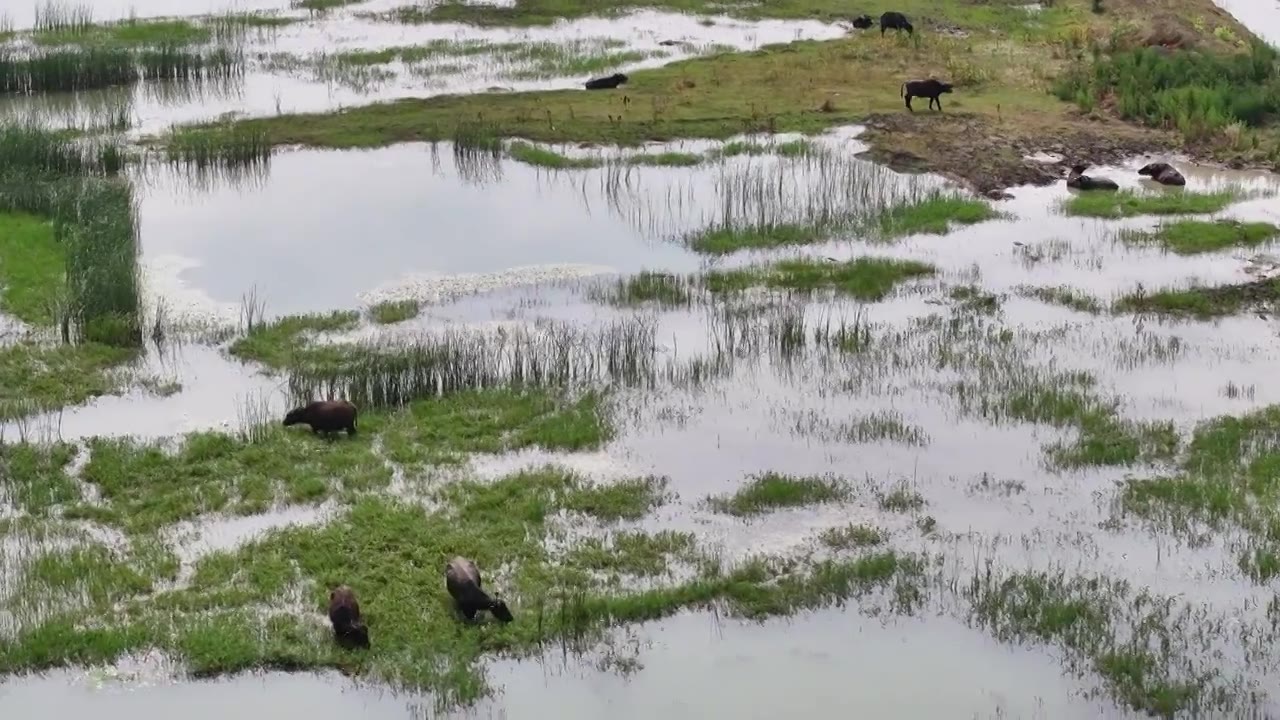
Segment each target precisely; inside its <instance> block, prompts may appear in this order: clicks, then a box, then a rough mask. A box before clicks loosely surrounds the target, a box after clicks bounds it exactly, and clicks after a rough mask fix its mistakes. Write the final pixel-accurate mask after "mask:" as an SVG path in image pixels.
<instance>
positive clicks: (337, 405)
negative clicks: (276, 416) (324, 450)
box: [284, 400, 357, 435]
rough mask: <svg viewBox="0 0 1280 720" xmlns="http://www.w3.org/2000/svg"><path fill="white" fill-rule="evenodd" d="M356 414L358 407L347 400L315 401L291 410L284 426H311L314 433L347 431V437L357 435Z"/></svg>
mask: <svg viewBox="0 0 1280 720" xmlns="http://www.w3.org/2000/svg"><path fill="white" fill-rule="evenodd" d="M356 414H357V412H356V406H355V405H352V404H351V403H349V402H347V401H346V400H313V401H312V402H309V403H307V404H306V405H304V406H302V407H300V408H294V409H292V410H290V411H289V412H288V414H287V415H285V416H284V424H285V427H288V426H290V425H299V424H301V425H310V426H311V432H314V433H321V432H337V431H339V430H346V431H347V435H355V434H356Z"/></svg>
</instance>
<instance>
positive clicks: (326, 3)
mask: <svg viewBox="0 0 1280 720" xmlns="http://www.w3.org/2000/svg"><path fill="white" fill-rule="evenodd" d="M361 2H364V0H290V3H289V4H290V5H291V6H293V7H295V8H302V9H304V10H310V11H312V12H328V11H330V10H333V9H335V8H340V7H345V6H347V5H355V4H357V3H361Z"/></svg>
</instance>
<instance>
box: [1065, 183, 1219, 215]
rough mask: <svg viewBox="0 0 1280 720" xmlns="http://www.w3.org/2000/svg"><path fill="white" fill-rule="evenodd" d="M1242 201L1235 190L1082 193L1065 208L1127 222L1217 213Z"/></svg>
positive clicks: (1082, 213)
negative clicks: (1128, 219) (1138, 218)
mask: <svg viewBox="0 0 1280 720" xmlns="http://www.w3.org/2000/svg"><path fill="white" fill-rule="evenodd" d="M1239 199H1240V193H1239V192H1236V191H1232V190H1217V191H1214V192H1196V191H1192V190H1176V191H1161V192H1142V193H1140V192H1134V191H1132V190H1118V191H1116V192H1082V193H1078V194H1075V195H1072V196H1071V197H1070V198H1068V199H1067V200H1065V201H1064V202H1063V204H1062V207H1063V210H1064V211H1065V212H1066V214H1068V215H1079V216H1083V217H1098V218H1124V217H1135V216H1138V215H1183V214H1197V213H1215V212H1218V211H1220V210H1223V209H1224V208H1226V207H1227V206H1228V205H1230V204H1231V203H1233V202H1235V201H1236V200H1239Z"/></svg>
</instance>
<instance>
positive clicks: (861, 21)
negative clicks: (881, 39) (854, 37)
mask: <svg viewBox="0 0 1280 720" xmlns="http://www.w3.org/2000/svg"><path fill="white" fill-rule="evenodd" d="M874 24H875V21H874V20H872V19H871V16H870V15H866V14H862V15H859V16H858V17H856V18H854V19H853V26H854V27H856V28H858V29H859V30H866V29H867V28H869V27H871V26H872V25H874Z"/></svg>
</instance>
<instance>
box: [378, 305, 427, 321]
mask: <svg viewBox="0 0 1280 720" xmlns="http://www.w3.org/2000/svg"><path fill="white" fill-rule="evenodd" d="M421 311H422V303H420V302H418V301H417V300H386V301H383V302H380V303H378V304H376V305H374V306H372V307H370V308H369V319H370V320H373V321H374V322H375V323H377V324H379V325H393V324H395V323H400V322H404V321H406V320H412V319H413V318H416V317H418V313H420V312H421Z"/></svg>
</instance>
